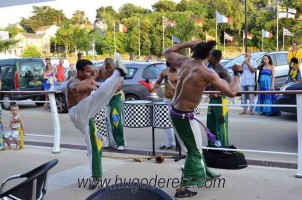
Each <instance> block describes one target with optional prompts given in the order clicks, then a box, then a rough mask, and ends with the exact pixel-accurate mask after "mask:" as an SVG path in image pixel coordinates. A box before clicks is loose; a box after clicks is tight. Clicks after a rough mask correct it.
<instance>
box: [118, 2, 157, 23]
mask: <svg viewBox="0 0 302 200" xmlns="http://www.w3.org/2000/svg"><path fill="white" fill-rule="evenodd" d="M150 12H151V11H150V10H148V9H145V8H142V7H140V6H136V5H134V4H132V3H126V4H124V5H122V6H121V7H120V9H119V17H120V19H123V18H129V17H132V16H138V15H140V14H148V13H150Z"/></svg>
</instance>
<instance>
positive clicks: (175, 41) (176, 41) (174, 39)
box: [172, 35, 181, 43]
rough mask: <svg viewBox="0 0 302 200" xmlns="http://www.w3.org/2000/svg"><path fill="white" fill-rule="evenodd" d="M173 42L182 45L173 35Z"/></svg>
mask: <svg viewBox="0 0 302 200" xmlns="http://www.w3.org/2000/svg"><path fill="white" fill-rule="evenodd" d="M172 42H173V43H181V42H180V39H178V38H177V37H174V36H173V35H172Z"/></svg>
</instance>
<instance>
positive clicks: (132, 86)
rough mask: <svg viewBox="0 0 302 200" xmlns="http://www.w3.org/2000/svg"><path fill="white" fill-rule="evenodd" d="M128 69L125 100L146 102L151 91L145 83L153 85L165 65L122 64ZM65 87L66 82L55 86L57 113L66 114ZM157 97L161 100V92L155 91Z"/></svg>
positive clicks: (160, 63)
mask: <svg viewBox="0 0 302 200" xmlns="http://www.w3.org/2000/svg"><path fill="white" fill-rule="evenodd" d="M124 64H125V66H126V67H127V69H128V74H127V76H126V77H125V80H124V86H123V92H124V94H125V100H126V101H129V100H148V99H149V96H151V92H152V91H151V90H150V89H149V87H148V86H147V85H148V84H147V83H146V80H147V81H150V82H152V83H153V84H154V83H155V81H156V80H157V78H158V77H159V74H160V72H161V71H162V70H163V69H165V68H166V64H165V63H162V62H156V61H154V62H153V61H152V62H139V61H128V62H125V63H124ZM66 87H67V82H64V83H61V84H60V85H57V86H56V87H55V88H54V90H57V91H59V92H58V93H56V103H57V107H58V112H59V113H66V112H68V108H67V103H66ZM157 95H158V96H159V97H160V98H162V97H163V92H162V91H161V90H160V89H159V90H157Z"/></svg>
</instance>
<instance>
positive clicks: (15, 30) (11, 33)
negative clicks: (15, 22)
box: [4, 26, 25, 38]
mask: <svg viewBox="0 0 302 200" xmlns="http://www.w3.org/2000/svg"><path fill="white" fill-rule="evenodd" d="M4 30H5V31H8V34H9V38H14V37H15V36H16V35H17V34H18V33H20V32H25V31H24V30H23V29H20V28H18V27H16V26H8V27H6V28H5V29H4Z"/></svg>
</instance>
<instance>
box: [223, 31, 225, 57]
mask: <svg viewBox="0 0 302 200" xmlns="http://www.w3.org/2000/svg"><path fill="white" fill-rule="evenodd" d="M223 58H225V32H224V31H223Z"/></svg>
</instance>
